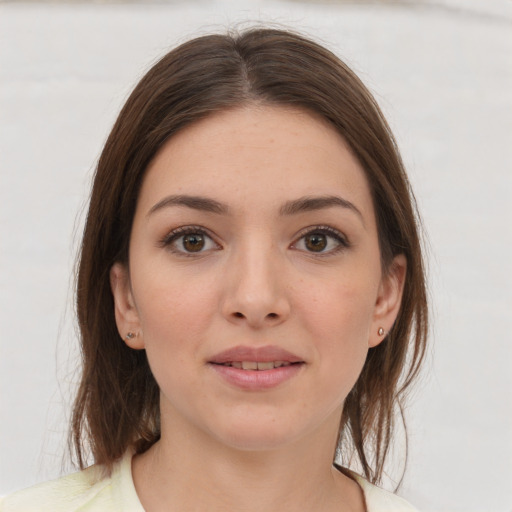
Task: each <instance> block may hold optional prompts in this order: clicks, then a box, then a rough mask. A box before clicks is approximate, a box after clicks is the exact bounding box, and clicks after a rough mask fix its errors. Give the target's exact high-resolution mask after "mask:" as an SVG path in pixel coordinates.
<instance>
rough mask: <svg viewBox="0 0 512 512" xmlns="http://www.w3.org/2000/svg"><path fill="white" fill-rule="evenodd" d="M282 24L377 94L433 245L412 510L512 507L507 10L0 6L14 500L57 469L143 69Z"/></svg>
mask: <svg viewBox="0 0 512 512" xmlns="http://www.w3.org/2000/svg"><path fill="white" fill-rule="evenodd" d="M243 20H248V21H255V22H258V21H261V22H267V23H268V22H275V23H279V24H284V25H286V26H289V27H292V28H296V29H299V30H301V31H303V32H305V33H306V34H309V35H310V36H313V37H315V38H317V39H318V40H319V41H320V42H324V43H325V44H327V45H328V46H329V47H330V48H331V49H333V50H334V51H335V52H336V53H338V54H339V55H340V56H341V57H342V58H344V59H345V60H346V61H347V62H348V63H349V64H350V65H351V66H352V67H353V68H354V69H355V71H356V72H358V73H359V75H360V76H361V78H362V79H363V80H364V81H365V83H366V84H367V85H368V86H369V88H370V89H371V90H372V91H373V92H374V93H375V95H376V97H377V99H378V101H379V103H380V104H381V106H382V108H383V109H384V111H385V113H386V114H387V115H388V118H389V121H390V123H391V125H392V127H393V129H394V131H395V134H396V136H397V138H398V141H399V145H400V146H401V149H402V153H403V157H404V160H405V162H406V165H407V167H408V169H409V173H410V178H411V182H412V184H413V187H414V189H415V192H416V196H417V200H418V203H419V207H420V210H421V212H422V215H423V220H424V224H425V228H426V232H427V235H428V243H427V244H428V247H429V253H430V254H429V266H430V281H431V292H430V293H431V297H432V302H433V333H432V337H431V338H432V342H433V345H432V347H433V348H432V350H431V352H430V356H429V361H428V367H427V369H426V371H425V373H424V377H423V378H422V381H421V383H420V385H419V386H418V387H417V390H416V392H415V393H414V396H413V397H412V398H413V403H412V405H411V406H410V408H409V410H408V417H409V434H410V459H409V460H410V461H409V467H408V472H407V474H406V478H405V481H404V484H403V487H402V489H401V491H400V493H401V494H402V495H403V496H405V497H406V498H407V499H409V500H410V501H411V502H413V503H414V504H415V505H416V506H417V507H418V508H419V509H420V510H422V511H424V512H449V511H460V512H462V511H464V512H484V511H489V512H490V511H492V512H510V510H512V435H511V432H512V371H511V366H512V343H511V341H512V321H511V312H512V257H511V249H512V229H511V223H512V202H511V199H510V198H511V196H512V143H511V141H512V93H511V91H512V9H511V2H509V1H508V0H501V1H494V2H488V1H484V0H482V1H480V2H478V1H467V2H461V1H458V2H457V1H455V0H454V1H449V0H447V1H444V2H424V3H420V2H409V3H407V2H405V3H403V4H396V5H395V4H387V3H382V4H380V5H379V4H375V5H372V4H362V3H361V4H359V5H355V4H354V3H353V4H349V3H344V2H338V3H337V2H310V3H308V2H292V1H270V0H269V1H249V0H240V1H238V2H229V1H213V2H206V1H190V2H170V3H162V4H156V3H155V4H150V3H149V4H144V5H138V4H119V5H94V4H89V5H88V4H76V5H66V4H45V3H39V4H37V3H35V4H23V3H5V4H2V3H0V326H1V330H0V494H5V493H7V492H9V491H11V490H14V489H16V488H20V487H24V486H27V485H30V484H32V483H35V482H37V481H40V480H44V479H48V478H51V477H57V476H59V475H60V474H61V471H62V470H69V468H68V466H67V465H64V466H62V461H63V454H64V451H65V440H66V419H67V416H68V414H69V403H70V400H71V396H72V389H73V385H74V384H75V383H76V380H77V372H76V369H77V349H76V336H75V333H74V327H73V303H72V291H71V290H72V270H73V264H74V258H75V254H76V248H77V244H78V241H79V238H80V231H81V226H82V224H83V220H84V219H83V218H84V213H83V209H84V204H85V203H86V199H87V194H88V189H89V185H90V179H91V175H92V171H93V169H94V164H95V162H96V159H97V157H98V155H99V153H100V151H101V147H102V143H103V142H104V140H105V138H106V136H107V134H108V131H109V129H110V127H111V126H112V124H113V121H114V119H115V117H116V114H117V112H118V111H119V109H120V107H121V105H122V103H123V101H124V100H125V99H126V97H127V94H128V93H129V91H130V89H131V88H132V87H133V85H134V84H135V83H136V81H137V80H138V78H140V77H141V75H142V73H143V72H144V70H146V69H147V68H148V66H149V65H150V64H151V63H152V62H154V61H155V60H156V59H157V58H158V57H159V56H161V55H162V54H163V53H165V52H166V51H167V50H168V49H169V48H170V47H172V46H174V45H175V44H176V43H178V42H182V41H184V40H186V39H187V38H188V37H191V36H195V35H198V34H201V33H207V32H211V31H214V30H221V31H222V30H225V29H226V28H228V27H233V26H234V25H236V24H237V23H238V22H240V21H243Z"/></svg>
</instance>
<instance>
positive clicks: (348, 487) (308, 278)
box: [111, 106, 406, 512]
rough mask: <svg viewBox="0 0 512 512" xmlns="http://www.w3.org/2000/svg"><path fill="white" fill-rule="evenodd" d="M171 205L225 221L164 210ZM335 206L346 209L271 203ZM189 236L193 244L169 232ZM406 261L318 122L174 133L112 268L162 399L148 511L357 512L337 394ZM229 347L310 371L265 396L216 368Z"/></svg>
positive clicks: (390, 311) (344, 155)
mask: <svg viewBox="0 0 512 512" xmlns="http://www.w3.org/2000/svg"><path fill="white" fill-rule="evenodd" d="M178 195H179V196H183V195H186V196H201V197H204V198H208V199H212V200H215V201H217V202H219V203H222V205H224V206H225V207H226V209H227V212H222V213H219V212H213V211H203V210H201V209H198V208H197V207H191V206H190V204H189V205H188V206H187V205H183V204H173V203H172V201H169V199H168V198H169V197H174V196H178ZM327 196H329V197H332V196H336V197H339V198H342V199H343V200H344V201H345V202H349V203H350V205H352V206H351V207H347V204H345V205H344V206H343V205H341V206H340V205H332V204H331V205H330V206H326V205H324V207H322V208H315V209H308V210H307V211H305V210H300V211H296V212H294V213H291V212H288V213H284V214H283V212H282V211H281V210H282V208H283V205H285V204H288V205H289V204H290V202H292V201H296V200H297V199H299V198H305V197H307V198H311V197H327ZM166 199H167V202H166ZM157 205H158V206H157ZM195 206H197V204H196V205H195ZM190 226H192V228H191V229H189V232H188V234H189V236H190V235H191V236H192V239H191V240H192V242H194V241H195V242H196V244H195V245H194V244H190V243H185V242H186V240H185V239H184V238H183V232H176V230H177V229H178V228H183V227H190ZM326 227H328V228H329V229H330V230H331V231H326ZM333 233H335V234H333ZM197 234H199V236H200V237H201V236H202V239H201V238H200V239H199V242H200V243H199V244H198V243H197V242H198V239H197ZM315 242H316V243H317V245H316V246H315V244H314V243H315ZM201 244H204V245H201ZM190 247H193V248H194V249H197V248H198V247H199V248H200V250H198V251H196V252H194V251H191V250H190ZM312 248H313V249H314V248H316V249H319V248H320V250H319V251H315V250H313V249H312ZM405 265H406V263H405V259H404V258H403V256H397V257H396V258H395V261H394V262H393V265H392V266H391V267H390V270H389V271H387V272H386V273H383V272H382V268H381V260H380V253H379V244H378V236H377V227H376V220H375V213H374V208H373V203H372V199H371V194H370V189H369V186H368V183H367V180H366V177H365V174H364V172H363V170H362V168H361V166H360V164H359V162H358V161H357V159H356V158H355V157H354V156H353V155H352V153H351V152H350V150H349V148H348V146H347V145H346V143H345V142H344V140H343V139H342V138H341V136H340V135H339V134H337V133H336V132H335V131H334V130H333V129H332V128H331V127H329V126H328V125H327V124H326V123H325V122H324V121H322V120H321V119H319V118H317V117H316V116H314V115H311V114H309V113H307V112H304V111H300V110H292V109H288V108H284V107H269V106H249V107H246V108H242V109H236V110H231V111H227V112H222V113H218V114H215V115H212V116H211V117H208V118H206V119H205V120H202V121H200V122H198V123H196V124H194V125H191V126H189V127H187V128H185V129H184V130H183V131H181V132H180V133H178V134H177V135H176V136H174V137H173V138H172V139H170V141H169V142H168V143H167V144H166V145H165V146H164V147H163V148H162V150H161V151H160V152H159V153H158V154H157V156H156V157H155V159H154V160H153V161H152V163H151V164H150V166H149V168H148V169H147V172H146V175H145V178H144V181H143V184H142V189H141V192H140V196H139V199H138V203H137V208H136V212H135V218H134V223H133V228H132V233H131V239H130V256H129V268H128V267H126V266H124V265H122V264H120V263H118V264H116V265H114V266H113V268H112V270H111V284H112V290H113V294H114V299H115V307H116V320H117V325H118V329H119V333H120V335H121V336H122V337H123V338H125V337H126V333H127V332H134V333H136V334H137V336H136V337H134V338H132V339H129V340H126V343H127V344H128V345H129V346H130V347H132V348H133V349H139V350H140V349H145V350H146V352H147V357H148V360H149V363H150V366H151V369H152V371H153V374H154V376H155V378H156V380H157V382H158V384H159V387H160V390H161V400H160V402H161V429H162V437H161V440H160V441H159V442H158V443H157V444H156V445H154V446H153V447H152V448H151V449H150V450H149V451H148V452H146V453H145V454H143V455H141V456H137V457H135V458H134V460H133V468H132V469H133V476H134V483H135V486H136V489H137V492H138V494H139V497H140V499H141V502H142V504H143V505H144V507H145V509H146V510H148V511H150V512H151V511H158V510H171V509H172V510H187V511H188V510H209V511H217V510H219V511H220V510H223V511H225V510H237V511H248V512H249V511H260V510H266V511H271V510H279V511H292V510H293V511H295V510H297V511H298V510H300V511H302V512H304V511H308V510H325V511H330V510H333V511H334V510H336V511H338V512H339V511H356V510H357V511H361V510H364V500H363V497H362V493H361V490H360V489H359V486H358V485H357V484H356V483H355V482H354V481H353V480H352V479H350V478H348V477H347V476H344V475H343V474H341V473H340V472H338V471H336V470H334V469H333V468H332V459H333V454H334V450H335V443H336V437H337V431H338V425H339V421H340V417H341V411H342V406H343V402H344V399H345V398H346V396H347V394H348V393H349V391H350V389H351V388H352V387H353V385H354V384H355V382H356V380H357V377H358V376H359V374H360V372H361V369H362V367H363V364H364V361H365V358H366V355H367V352H368V349H369V348H370V347H373V346H375V345H377V344H378V343H380V342H382V340H383V338H384V336H382V335H379V334H378V330H379V327H383V328H384V329H385V330H388V329H389V328H390V327H391V326H392V324H393V322H394V320H395V318H396V315H397V313H398V310H399V306H400V300H401V293H402V289H403V281H404V276H405ZM238 345H244V346H250V347H261V346H267V345H274V346H278V347H280V348H283V349H285V350H288V351H289V352H292V353H293V354H295V355H297V356H298V357H299V358H300V359H301V360H302V361H303V364H301V365H300V369H299V371H297V372H296V373H295V374H294V375H293V377H291V378H290V379H288V380H286V381H284V382H282V383H280V384H279V385H277V386H275V387H272V388H270V389H265V390H246V389H240V388H239V387H237V386H234V385H232V384H230V383H228V382H226V380H225V379H223V378H222V377H221V376H220V375H219V373H218V372H217V371H214V370H212V365H211V364H209V362H210V361H211V360H212V357H214V356H215V354H218V353H219V352H221V351H223V350H226V349H229V348H231V347H234V346H238Z"/></svg>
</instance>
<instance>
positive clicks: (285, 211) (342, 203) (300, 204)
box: [148, 195, 364, 225]
mask: <svg viewBox="0 0 512 512" xmlns="http://www.w3.org/2000/svg"><path fill="white" fill-rule="evenodd" d="M169 206H184V207H186V208H192V209H194V210H199V211H203V212H209V213H216V214H219V215H222V214H224V215H225V214H227V213H229V211H230V209H229V207H228V205H226V204H224V203H221V202H219V201H216V200H215V199H211V198H209V197H204V196H190V195H171V196H167V197H164V199H162V200H161V201H159V202H158V203H156V204H155V205H154V206H153V207H152V208H151V209H150V210H149V212H148V216H149V215H151V214H152V213H154V212H156V211H158V210H161V209H163V208H167V207H169ZM332 207H338V208H345V209H347V210H351V211H353V212H354V213H355V214H357V215H358V216H359V217H360V218H361V221H362V222H363V225H364V218H363V214H362V213H361V211H360V210H359V209H358V208H357V207H356V206H355V205H354V204H353V203H351V202H350V201H348V200H347V199H343V198H342V197H339V196H304V197H300V198H298V199H294V200H292V201H287V202H286V203H284V204H283V206H281V208H280V209H279V214H280V215H286V216H288V215H297V214H299V213H304V212H311V211H317V210H324V209H326V208H332Z"/></svg>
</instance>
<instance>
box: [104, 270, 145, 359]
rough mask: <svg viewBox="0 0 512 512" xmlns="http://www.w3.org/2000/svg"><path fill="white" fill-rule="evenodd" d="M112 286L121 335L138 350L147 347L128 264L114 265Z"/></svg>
mask: <svg viewBox="0 0 512 512" xmlns="http://www.w3.org/2000/svg"><path fill="white" fill-rule="evenodd" d="M110 288H111V290H112V295H113V296H114V311H115V316H116V324H117V330H118V331H119V335H120V336H121V338H122V339H123V340H124V342H125V343H126V344H127V345H128V346H129V347H130V348H133V349H136V350H141V349H143V348H145V345H144V338H143V335H142V329H141V325H140V318H139V313H138V311H137V308H136V307H135V302H134V300H133V294H132V289H131V285H130V276H129V272H128V269H127V267H126V265H123V264H122V263H115V264H114V265H112V268H111V269H110ZM128 333H130V335H129V334H128Z"/></svg>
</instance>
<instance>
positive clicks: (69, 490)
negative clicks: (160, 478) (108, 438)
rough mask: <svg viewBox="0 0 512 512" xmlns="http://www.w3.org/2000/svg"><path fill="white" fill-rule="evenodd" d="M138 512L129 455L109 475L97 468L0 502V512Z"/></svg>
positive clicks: (12, 495)
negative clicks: (118, 511)
mask: <svg viewBox="0 0 512 512" xmlns="http://www.w3.org/2000/svg"><path fill="white" fill-rule="evenodd" d="M78 510H80V512H93V511H104V512H108V511H109V510H112V511H114V510H116V511H117V510H123V511H125V510H126V511H133V512H142V511H143V509H142V506H141V505H140V502H139V500H138V498H137V494H136V492H135V488H134V486H133V481H132V478H131V454H126V455H125V456H124V457H123V458H122V459H121V460H120V461H119V462H117V463H116V464H115V466H114V470H113V471H112V474H111V475H110V476H108V475H106V474H105V472H104V470H103V468H102V467H101V466H91V467H90V468H87V469H85V470H84V471H80V472H78V473H74V474H72V475H68V476H65V477H62V478H59V479H57V480H53V481H51V482H45V483H42V484H38V485H35V486H33V487H29V488H28V489H24V490H21V491H18V492H15V493H13V494H11V495H9V496H6V497H5V498H3V500H1V501H0V512H36V511H37V512H50V511H51V512H74V511H78Z"/></svg>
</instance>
